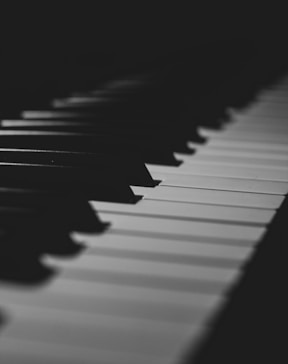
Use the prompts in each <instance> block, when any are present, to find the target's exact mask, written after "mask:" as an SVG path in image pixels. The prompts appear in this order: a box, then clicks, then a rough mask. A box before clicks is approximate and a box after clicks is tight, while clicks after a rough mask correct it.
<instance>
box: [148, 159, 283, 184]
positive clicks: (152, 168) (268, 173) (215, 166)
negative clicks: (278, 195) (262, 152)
mask: <svg viewBox="0 0 288 364" xmlns="http://www.w3.org/2000/svg"><path fill="white" fill-rule="evenodd" d="M147 167H148V170H149V172H150V173H153V172H156V173H174V174H175V173H176V174H189V175H200V176H214V177H228V178H230V177H231V178H242V179H244V178H246V179H247V178H248V179H250V180H251V179H254V180H256V181H257V180H265V181H276V182H277V181H278V182H288V171H283V170H279V169H277V170H276V169H273V170H269V169H267V168H260V167H258V168H255V167H242V166H232V165H224V164H220V163H203V162H201V163H200V162H199V163H197V161H195V162H194V161H193V160H190V159H187V160H185V162H184V163H183V164H181V165H180V166H179V167H178V168H177V169H176V168H175V167H169V166H159V165H149V164H148V165H147Z"/></svg>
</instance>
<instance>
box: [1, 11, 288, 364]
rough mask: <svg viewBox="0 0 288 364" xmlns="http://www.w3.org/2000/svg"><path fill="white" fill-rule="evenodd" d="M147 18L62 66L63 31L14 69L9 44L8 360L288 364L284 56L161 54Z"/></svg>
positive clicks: (237, 46)
mask: <svg viewBox="0 0 288 364" xmlns="http://www.w3.org/2000/svg"><path fill="white" fill-rule="evenodd" d="M172 13H173V12H172V10H171V12H170V15H171V14H172ZM64 14H65V13H62V14H61V15H62V16H64ZM73 14H74V18H73V19H74V20H75V19H78V18H77V17H75V14H77V12H76V11H75V13H73ZM144 14H145V11H144ZM146 15H147V14H146ZM39 19H40V22H39V23H38V20H37V25H39V24H41V21H42V20H43V16H42V17H40V18H39ZM141 19H142V23H143V22H144V21H146V18H145V16H143V18H141ZM149 19H151V18H149ZM152 19H153V18H152ZM48 20H49V16H48V15H46V16H44V21H46V22H48ZM60 20H61V17H60ZM118 22H119V20H118ZM72 23H73V22H72ZM78 24H79V23H78ZM80 24H81V25H82V26H83V25H84V24H85V22H84V21H82V22H80ZM100 24H101V26H103V22H100ZM116 24H119V23H116ZM130 24H131V23H129V25H130ZM133 24H134V21H133ZM155 24H156V23H154V24H153V22H152V29H153V31H151V33H149V34H148V35H147V34H146V35H145V36H144V35H143V34H142V33H140V32H139V29H140V26H139V28H137V26H136V29H137V30H138V31H136V33H135V35H133V37H132V36H130V39H129V42H128V41H124V42H123V43H120V45H116V48H117V47H120V46H124V48H125V51H123V50H121V51H119V49H118V48H117V51H116V52H115V51H111V50H110V49H108V50H107V49H105V52H97V53H93V52H91V53H90V52H86V53H85V52H84V53H81V51H80V52H79V49H78V50H77V51H78V52H79V53H78V56H77V57H76V59H74V60H73V62H72V61H70V58H69V57H71V56H72V55H73V56H74V49H73V46H72V45H73V39H78V38H77V37H76V38H75V36H77V31H75V30H74V33H73V32H72V35H73V37H72V40H71V37H69V32H68V31H67V33H66V32H65V31H62V32H61V31H60V32H59V29H60V28H61V25H62V23H61V21H59V23H58V24H57V26H56V28H57V32H56V30H54V32H55V33H53V35H52V36H51V34H49V35H47V34H46V38H45V39H44V40H43V39H42V40H41V42H40V46H39V48H37V49H36V50H35V49H34V50H33V46H35V44H37V42H36V40H34V42H31V43H30V46H29V41H28V55H27V56H26V59H25V52H24V53H23V52H22V54H21V58H24V60H23V63H22V62H20V63H21V66H20V68H21V67H23V69H20V70H19V69H18V68H17V67H16V66H17V65H18V64H19V60H17V61H15V59H14V56H16V55H17V54H16V53H15V52H14V51H13V50H12V51H11V49H10V48H11V43H9V47H8V46H7V47H8V48H9V50H10V52H8V54H9V57H6V55H5V54H4V56H3V57H4V61H3V65H4V66H3V67H2V69H1V70H2V73H3V76H4V77H3V83H2V86H1V98H2V105H3V106H2V109H1V129H0V156H1V161H0V168H1V172H2V173H1V182H0V201H1V205H0V214H1V221H2V222H1V225H0V233H1V243H2V244H1V258H0V259H1V271H0V325H1V326H0V330H1V332H0V362H1V363H3V364H6V363H7V364H8V363H9V364H18V363H35V364H36V363H37V364H39V363H45V364H46V363H47V364H50V363H51V364H52V363H53V364H56V363H57V364H60V363H72V364H74V363H75V364H80V363H81V364H82V363H93V364H98V363H99V364H100V363H101V364H102V363H105V364H108V363H109V364H112V363H123V364H124V363H125V364H136V363H137V364H142V363H143V364H144V363H145V364H146V363H149V364H150V363H151V364H152V363H155V364H156V363H157V364H160V363H161V364H162V363H163V364H166V363H167V364H168V363H169V364H170V363H171V364H177V363H179V364H180V363H193V364H195V363H196V364H197V363H204V364H205V363H212V362H213V363H214V362H221V363H231V362H232V363H238V362H239V363H240V362H241V363H243V362H247V363H250V362H251V363H254V362H256V363H257V362H260V360H261V362H264V363H265V362H269V363H270V362H285V355H286V357H287V353H285V335H283V333H282V332H283V329H284V330H285V328H286V326H285V322H287V314H286V307H287V305H286V303H287V302H286V298H285V283H286V276H287V275H286V274H285V273H287V272H286V270H287V269H285V261H284V259H285V258H286V254H285V253H286V252H287V247H286V240H287V239H286V237H287V232H286V229H285V227H286V225H285V222H286V221H285V220H286V216H287V199H285V196H286V194H287V189H288V164H287V163H288V157H287V156H288V154H287V151H288V146H287V141H288V126H287V121H286V118H287V114H288V107H287V98H288V76H287V74H286V71H287V57H286V55H285V52H283V51H282V49H280V47H279V46H278V45H275V42H274V40H275V38H270V42H269V44H268V50H269V51H270V53H269V52H268V51H267V44H265V45H263V44H262V43H261V42H263V40H259V39H258V38H257V37H256V40H255V39H253V41H252V42H251V39H250V38H249V37H246V36H244V37H243V36H241V37H238V35H237V36H235V35H233V36H231V37H225V39H224V40H223V39H222V34H221V37H220V36H219V34H217V35H216V38H217V39H212V40H211V39H209V41H207V39H206V38H205V36H204V38H205V39H203V38H202V39H201V42H196V44H194V45H193V47H191V46H190V45H188V46H187V44H184V43H185V42H184V40H185V41H187V39H189V37H188V36H186V38H185V39H184V40H183V44H181V45H177V46H176V50H175V49H173V50H172V51H171V49H168V50H167V49H166V48H165V44H164V45H163V44H161V46H160V48H161V47H163V48H161V49H160V50H159V49H158V48H157V41H156V40H154V42H152V40H153V35H155V34H156V35H157V36H158V37H159V33H155V29H156V25H155ZM179 24H181V22H179V23H178V25H179ZM24 25H25V24H24ZM26 25H27V24H26ZM69 25H70V27H68V29H69V30H70V31H71V29H73V28H72V26H71V24H69ZM141 25H143V24H141ZM90 26H91V25H90ZM98 26H99V25H98ZM126 26H127V25H126ZM20 28H21V27H20ZM99 28H100V26H99ZM116 28H117V26H115V25H114V26H113V36H114V35H115V29H116ZM127 28H129V27H128V26H127ZM17 29H19V25H18V27H17ZM43 29H49V30H51V27H48V28H43ZM77 29H79V28H77ZM85 29H87V28H85ZM120 29H121V28H120ZM165 29H168V28H167V27H166V28H165ZM89 30H90V31H91V28H89ZM33 31H34V29H33V26H32V25H31V23H30V24H29V26H28V30H27V29H24V35H27V34H30V33H29V32H33ZM107 31H108V30H107ZM126 31H127V29H126V28H125V31H124V30H121V31H120V34H118V35H117V36H116V38H117V40H118V41H119V39H121V36H123V35H125V34H127V33H126ZM52 32H53V31H52ZM56 34H60V40H59V39H58V38H57V37H56ZM79 34H80V35H81V37H82V38H83V36H84V34H85V32H84V31H83V29H82V31H80V33H79ZM93 34H95V29H94V28H93ZM128 34H131V33H130V30H129V33H128ZM24 35H23V34H22V35H20V39H22V40H23V39H24V38H25V36H24ZM64 35H65V37H64ZM140 35H142V36H143V38H142V39H141V42H140V44H141V45H142V44H143V39H148V40H149V41H151V42H152V44H151V45H150V47H147V46H146V47H147V49H145V52H144V54H146V51H148V49H149V50H150V54H149V56H146V58H145V57H144V58H143V53H141V47H140V46H136V50H134V51H131V50H130V51H128V53H127V47H128V45H129V46H131V38H132V39H133V41H135V40H137V36H140ZM61 36H62V37H63V38H61ZM67 36H68V38H67ZM70 36H71V34H70ZM218 36H219V37H218ZM107 37H108V39H109V41H110V40H111V39H112V38H113V37H112V36H111V34H109V35H108V36H107V35H106V38H105V41H106V40H107ZM12 38H13V36H12ZM82 38H81V39H82ZM218 38H221V39H218ZM13 39H14V38H13ZM49 39H53V40H55V39H56V40H55V46H54V50H56V49H57V51H59V54H60V56H59V60H57V56H56V55H57V53H56V55H55V54H53V55H49V52H47V50H45V49H44V48H45V47H44V46H45V45H47V40H49ZM67 39H68V40H67ZM84 39H85V42H84V43H85V45H86V42H87V44H88V43H89V46H90V44H91V43H90V42H91V39H93V37H92V35H91V34H90V33H88V36H87V38H84ZM97 39H101V37H99V38H97ZM65 40H67V44H68V46H69V47H70V48H69V51H67V50H66V51H65V52H64V51H63V50H62V48H61V46H63V44H65V45H67V44H66V43H65ZM258 41H259V42H260V46H259V42H258ZM278 41H279V40H278ZM63 42H64V43H63ZM103 42H104V41H103ZM276 43H277V42H276ZM279 43H281V42H279ZM79 44H81V42H80V43H79V40H78V45H79ZM108 44H111V43H109V42H108ZM133 44H134V43H133ZM24 45H26V43H24ZM24 45H23V44H22V45H21V47H23V50H25V47H24ZM114 46H115V44H114ZM21 47H20V48H21ZM42 47H43V49H42ZM83 47H84V46H83ZM255 47H256V49H255ZM48 48H49V46H48ZM84 48H85V47H84ZM144 48H145V47H144ZM52 49H53V47H52ZM98 49H99V45H98ZM100 49H102V51H103V45H102V48H101V46H100ZM50 50H51V48H50ZM82 51H83V49H82ZM41 52H44V54H42V55H41ZM273 52H274V53H273ZM76 53H77V52H76ZM59 54H58V55H59ZM79 54H80V56H79ZM83 54H85V58H82V57H81V55H83ZM127 54H128V55H127ZM275 55H277V57H276V56H275ZM17 56H19V55H17ZM5 57H6V58H5ZM46 58H47V59H46ZM44 59H45V62H44V61H43V60H44ZM68 60H69V62H70V63H69V62H68ZM21 61H22V60H21ZM58 61H59V63H58ZM23 65H24V66H23ZM25 70H26V71H27V72H25ZM23 71H24V72H23ZM45 71H47V73H46V74H45ZM43 73H44V74H43ZM11 75H14V77H11Z"/></svg>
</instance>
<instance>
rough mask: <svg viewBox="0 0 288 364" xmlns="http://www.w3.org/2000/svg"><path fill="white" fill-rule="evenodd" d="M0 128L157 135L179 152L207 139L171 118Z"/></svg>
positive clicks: (11, 123) (6, 123) (18, 123)
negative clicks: (188, 145) (189, 143)
mask: <svg viewBox="0 0 288 364" xmlns="http://www.w3.org/2000/svg"><path fill="white" fill-rule="evenodd" d="M181 120H182V119H181ZM0 125H1V127H2V128H3V129H11V130H41V131H67V132H68V131H69V132H83V133H103V134H117V135H122V134H124V135H131V136H133V135H135V136H145V135H151V134H152V135H153V136H154V137H157V138H158V139H159V140H161V139H163V138H165V139H166V140H169V141H170V143H171V144H173V145H174V146H175V151H178V150H179V148H181V149H182V150H185V146H187V142H188V141H191V142H198V143H203V142H204V141H205V138H204V137H202V136H200V135H199V134H198V132H197V127H196V126H195V125H194V124H193V123H192V122H190V123H189V122H188V121H186V123H184V122H183V120H182V121H180V122H178V119H175V120H169V119H168V118H163V117H162V118H155V117H151V118H150V119H148V118H144V119H139V118H134V119H129V118H126V119H123V120H119V119H117V118H114V119H108V120H106V119H104V120H103V119H101V118H97V116H95V117H94V118H93V119H92V118H91V119H88V120H85V119H82V120H81V119H80V120H78V119H77V120H75V119H71V120H47V119H46V120H45V119H44V120H2V121H0ZM164 130H165V132H164ZM186 152H187V153H189V152H191V150H190V151H189V149H188V148H187V147H186Z"/></svg>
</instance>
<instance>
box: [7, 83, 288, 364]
mask: <svg viewBox="0 0 288 364" xmlns="http://www.w3.org/2000/svg"><path fill="white" fill-rule="evenodd" d="M120 84H121V83H120ZM127 84H128V86H129V85H130V83H129V80H127V82H126V86H127ZM124 86H125V80H123V83H122V86H121V87H124ZM115 87H116V86H115ZM287 90H288V86H287V80H284V81H282V83H279V84H277V86H275V87H274V88H270V89H268V90H266V91H263V92H262V94H260V95H259V98H258V101H257V102H256V103H254V104H252V105H251V106H249V107H247V108H246V109H244V110H242V111H237V110H230V119H231V121H230V122H229V123H227V124H225V125H224V127H223V128H222V129H221V130H213V129H210V128H207V127H206V128H205V127H202V128H201V129H200V134H201V135H202V136H203V137H206V138H207V141H206V143H204V144H201V143H195V142H190V147H191V148H194V149H195V150H196V152H195V153H194V154H191V155H189V154H185V153H181V151H180V152H179V151H178V152H177V153H176V154H174V157H175V158H176V159H177V160H179V161H183V163H182V164H180V165H179V166H177V165H174V166H172V165H167V164H166V165H165V164H164V165H161V164H160V163H158V164H157V162H155V163H146V167H147V169H148V171H149V173H150V174H151V176H152V179H153V180H154V181H160V182H159V184H158V185H156V186H154V187H153V186H152V187H151V186H150V187H147V186H146V187H145V186H143V185H142V186H141V185H133V183H130V186H131V190H132V195H136V196H142V198H141V199H140V200H138V201H137V202H136V203H134V204H131V203H130V204H129V203H128V204H127V203H126V201H122V202H121V201H117V202H114V201H109V200H108V201H105V200H104V201H103V200H101V199H99V200H97V199H93V198H92V199H90V206H91V207H92V209H93V210H95V212H96V213H97V214H98V217H99V218H100V220H101V221H104V222H109V223H110V225H109V226H108V227H105V231H104V232H101V231H96V232H95V231H90V232H89V231H86V232H85V231H84V232H81V229H80V231H77V229H76V231H73V232H71V234H70V238H71V241H73V244H75V246H76V247H78V248H79V250H81V251H80V253H79V254H76V255H75V256H74V257H71V256H69V257H68V256H65V254H63V255H61V254H60V256H58V257H57V256H52V255H50V254H49V253H47V254H43V255H42V256H41V264H43V266H45V267H46V268H47V269H51V271H53V272H54V271H55V272H57V274H55V276H53V277H52V278H51V279H50V280H49V281H48V282H47V283H46V284H40V285H33V284H31V285H27V284H26V285H21V284H13V283H11V282H10V283H9V282H6V281H5V280H4V279H3V280H2V282H1V286H0V304H1V310H2V312H3V325H2V327H1V336H0V362H1V364H6V363H7V364H8V363H9V364H18V363H19V364H20V363H22V364H23V363H27V364H28V363H29V364H33V363H35V364H40V363H47V364H50V363H51V364H56V363H57V364H59V363H69V364H80V363H81V364H82V363H83V364H84V363H87V364H88V363H91V364H92V363H93V364H98V363H99V364H100V363H101V364H116V363H117V364H120V363H123V364H142V363H143V364H148V363H149V364H153V363H155V364H162V363H163V364H169V363H171V364H176V363H182V362H184V361H185V359H186V355H187V353H188V352H189V355H190V356H191V357H193V354H194V353H196V352H197V350H198V349H199V347H200V346H201V343H202V342H203V340H205V339H206V338H207V337H209V335H210V333H211V332H213V330H214V326H215V317H218V314H219V312H220V311H221V310H222V309H223V307H225V306H226V305H227V304H229V300H230V294H231V292H232V291H233V288H234V287H235V286H236V285H237V284H238V283H239V281H241V279H242V278H243V275H244V274H245V267H246V265H247V263H249V262H250V261H251V260H252V259H253V257H254V255H255V252H257V250H258V249H259V246H261V241H262V240H263V238H264V237H265V234H266V233H267V231H268V229H269V227H270V225H271V223H272V221H273V218H274V217H275V215H276V214H277V210H278V209H279V208H280V206H281V204H282V203H283V201H284V199H285V195H286V194H287V192H288V153H287V152H288V144H287V142H288V126H287V120H286V118H287V117H288V107H287V103H286V102H287V100H288V91H287ZM94 98H95V97H94ZM83 100H84V101H85V97H84V99H83V97H82V98H81V97H80V101H81V102H83ZM88 101H89V100H87V97H86V102H88ZM90 102H91V99H90ZM94 102H95V99H94ZM67 103H68V105H72V106H71V108H73V107H74V106H75V104H77V103H79V98H77V97H74V98H73V97H71V98H70V99H67V100H62V103H61V102H59V101H58V103H57V102H55V101H54V107H60V109H59V110H60V114H61V106H63V105H64V106H67ZM77 106H79V105H77ZM57 110H58V109H57ZM57 110H54V112H55V113H56V114H57ZM35 113H36V117H34V116H35V115H33V112H30V114H29V112H28V111H27V112H25V113H23V120H24V121H25V120H27V121H29V120H34V119H35V118H36V119H41V118H42V119H43V120H44V119H45V118H44V117H43V115H44V114H43V112H42V115H41V112H40V111H39V112H38V114H37V112H35ZM50 116H51V118H52V120H53V117H56V118H57V117H58V116H59V115H56V116H55V114H53V110H52V111H51V115H50ZM33 117H34V119H33ZM48 120H50V119H49V115H48ZM12 124H13V123H12V121H11V123H10V124H9V123H7V125H8V127H11V125H12ZM15 125H16V124H15ZM12 126H13V125H12ZM2 127H3V129H5V123H4V122H2ZM9 130H10V129H9ZM163 133H165V130H163ZM0 137H1V136H0ZM143 148H144V147H143ZM127 153H128V154H129V153H131V151H129V150H128V151H127ZM131 154H132V155H133V153H131ZM132 155H131V157H132ZM176 164H177V163H176ZM79 173H82V171H81V170H79ZM109 173H110V172H109ZM118 173H121V172H118ZM109 176H110V175H109ZM83 178H89V175H85V173H83ZM91 178H92V177H91ZM93 178H94V177H93ZM111 178H115V180H113V181H112V182H113V183H114V184H117V180H118V178H119V180H120V181H121V175H119V174H117V173H115V175H111ZM93 181H94V179H93ZM97 183H98V182H95V184H97ZM68 184H69V183H67V182H66V185H65V186H64V189H65V187H67V188H68V187H69V186H68ZM111 185H112V184H111ZM81 186H82V185H81ZM97 186H98V185H97ZM129 196H130V195H129ZM72 198H73V197H72ZM129 198H130V197H129ZM124 202H125V203H124ZM45 206H46V205H45ZM45 208H46V207H45ZM21 216H22V215H21ZM50 217H51V215H49V214H48V215H47V217H46V219H48V220H49V219H50ZM62 217H63V219H64V216H62ZM62 217H61V214H60V215H59V216H58V215H57V219H59V220H60V222H61V218H62ZM46 223H47V224H46V225H45V226H44V229H47V226H49V221H46ZM41 226H42V225H41ZM96 230H97V229H96ZM98 230H101V229H98ZM18 233H19V236H20V239H21V231H20V232H18ZM17 236H18V235H17ZM26 238H27V237H26ZM22 243H23V244H26V241H25V238H24V241H23V242H22ZM14 249H15V254H17V248H16V247H15V248H14ZM75 249H76V248H75ZM76 250H77V249H76ZM20 254H21V251H20ZM190 360H191V361H189V363H190V362H194V361H192V359H190ZM235 362H236V361H235Z"/></svg>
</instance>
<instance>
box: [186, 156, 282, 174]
mask: <svg viewBox="0 0 288 364" xmlns="http://www.w3.org/2000/svg"><path fill="white" fill-rule="evenodd" d="M179 159H181V160H185V161H189V160H191V162H197V163H220V164H228V165H235V166H244V167H253V168H255V167H256V168H258V167H261V168H267V169H270V170H273V169H282V170H284V171H287V170H288V160H277V159H276V158H275V159H263V158H255V157H251V156H249V157H242V156H232V155H230V154H229V153H227V155H220V156H219V155H215V154H214V155H207V154H206V155H201V153H196V154H195V155H193V156H185V155H181V157H179Z"/></svg>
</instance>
